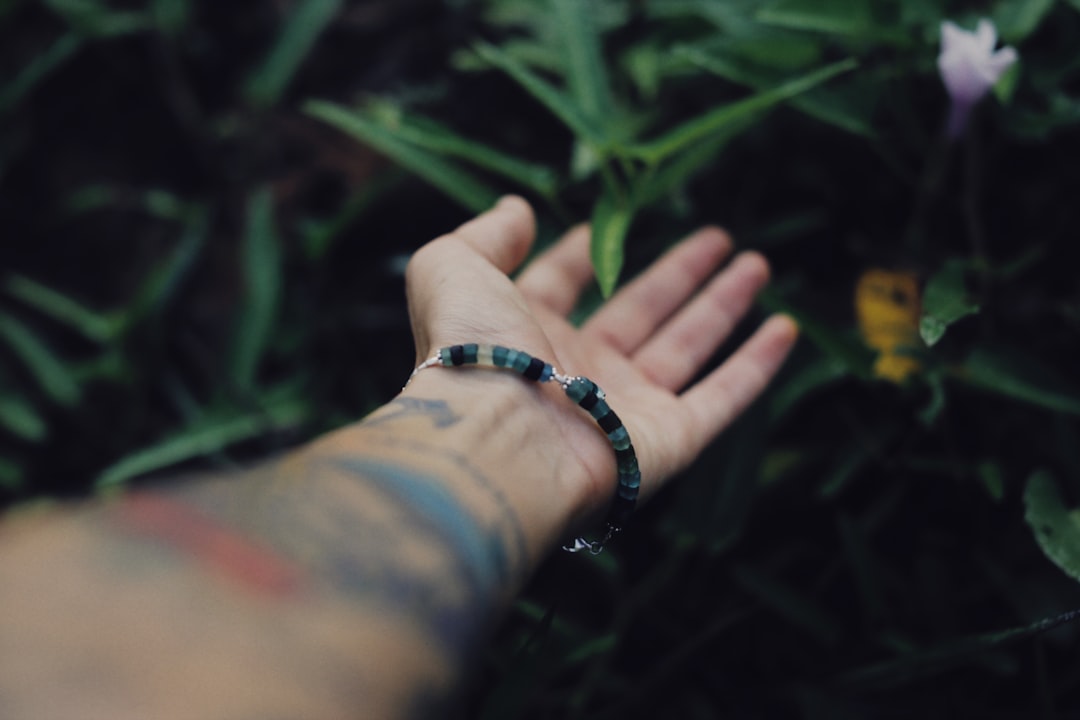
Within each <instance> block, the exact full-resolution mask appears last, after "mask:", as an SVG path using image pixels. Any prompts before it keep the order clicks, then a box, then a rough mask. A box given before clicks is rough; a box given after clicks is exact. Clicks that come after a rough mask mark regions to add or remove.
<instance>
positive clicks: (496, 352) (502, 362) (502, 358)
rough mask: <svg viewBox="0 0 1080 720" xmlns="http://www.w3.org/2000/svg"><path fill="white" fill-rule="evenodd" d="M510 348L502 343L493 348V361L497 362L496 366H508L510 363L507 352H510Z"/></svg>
mask: <svg viewBox="0 0 1080 720" xmlns="http://www.w3.org/2000/svg"><path fill="white" fill-rule="evenodd" d="M510 352H511V351H510V349H509V348H504V347H503V346H502V345H496V346H495V347H494V348H492V350H491V361H492V362H493V363H495V367H506V366H507V365H509V364H510V363H509V362H508V361H507V359H506V357H507V354H508V353H510Z"/></svg>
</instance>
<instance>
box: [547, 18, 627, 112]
mask: <svg viewBox="0 0 1080 720" xmlns="http://www.w3.org/2000/svg"><path fill="white" fill-rule="evenodd" d="M551 4H552V9H553V11H554V16H555V20H556V22H557V23H558V25H559V27H560V29H561V30H562V32H561V33H560V35H561V39H562V41H563V50H564V52H565V53H566V55H565V63H566V70H567V73H566V77H567V82H568V84H569V85H570V92H571V93H572V94H573V96H574V99H575V100H576V102H577V106H578V107H579V108H581V110H582V112H583V113H584V114H585V116H586V117H588V118H590V119H591V120H593V121H594V122H597V123H603V122H604V121H605V120H608V119H610V117H611V115H612V114H613V112H614V110H615V100H614V98H613V96H612V94H611V86H610V84H609V82H608V77H607V70H606V65H605V63H604V52H603V47H602V43H601V38H600V33H599V32H598V31H597V29H596V26H595V23H594V22H593V17H592V12H593V7H594V4H593V3H590V2H582V1H581V0H551Z"/></svg>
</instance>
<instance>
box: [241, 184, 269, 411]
mask: <svg viewBox="0 0 1080 720" xmlns="http://www.w3.org/2000/svg"><path fill="white" fill-rule="evenodd" d="M241 263H242V267H241V270H242V272H243V282H244V295H243V303H242V304H241V306H240V314H239V317H238V318H237V325H236V338H235V341H234V343H233V348H232V367H231V370H232V372H231V376H232V381H233V384H234V387H236V388H237V389H238V390H240V391H242V392H248V391H250V390H252V389H253V388H254V387H255V380H256V374H257V372H258V369H259V362H260V361H261V360H262V358H263V356H264V355H265V354H266V349H267V346H268V345H269V344H270V338H271V336H272V334H273V330H274V325H275V322H276V319H277V313H278V306H279V305H280V300H281V284H282V261H281V247H280V242H279V240H278V236H277V231H276V228H275V226H274V203H273V198H272V196H271V194H270V190H268V189H262V190H259V191H257V192H256V193H255V194H253V195H252V197H251V198H250V199H249V201H248V210H247V232H246V233H245V235H244V245H243V256H242V260H241Z"/></svg>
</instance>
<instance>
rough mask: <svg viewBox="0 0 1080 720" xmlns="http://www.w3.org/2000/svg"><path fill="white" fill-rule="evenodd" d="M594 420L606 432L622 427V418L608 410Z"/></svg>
mask: <svg viewBox="0 0 1080 720" xmlns="http://www.w3.org/2000/svg"><path fill="white" fill-rule="evenodd" d="M594 397H595V396H594ZM596 422H597V423H598V424H599V425H600V429H601V430H603V431H604V432H606V433H609V432H614V431H615V430H618V429H619V428H621V427H622V420H620V419H619V416H618V415H616V414H615V413H614V412H609V413H608V414H607V415H605V416H604V417H602V418H598V419H597V420H596Z"/></svg>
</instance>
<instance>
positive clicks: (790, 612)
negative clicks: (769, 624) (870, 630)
mask: <svg viewBox="0 0 1080 720" xmlns="http://www.w3.org/2000/svg"><path fill="white" fill-rule="evenodd" d="M734 576H735V581H736V582H737V583H738V584H739V586H740V587H741V588H742V589H743V590H745V591H746V592H747V593H749V594H750V595H752V596H754V597H755V598H757V599H758V600H759V601H761V603H762V604H763V605H765V606H766V607H768V608H770V609H771V610H773V611H774V612H775V613H776V614H777V615H779V616H780V617H782V618H783V619H784V620H786V621H788V622H789V623H790V624H791V625H793V626H794V627H797V628H799V629H801V630H803V631H805V632H806V633H808V634H809V635H811V636H812V637H814V638H815V639H816V640H817V641H818V642H819V643H820V644H822V645H824V646H827V647H831V646H834V645H836V643H837V641H838V640H839V639H840V635H841V627H840V623H839V622H837V620H836V619H835V618H833V617H832V616H831V615H829V614H828V613H826V612H825V610H824V608H822V607H821V606H819V605H818V604H817V603H815V602H814V601H813V600H811V599H810V598H809V597H807V596H805V595H804V594H803V593H801V592H799V591H798V590H796V589H795V588H794V587H792V586H789V585H787V584H784V583H782V582H780V581H779V580H777V579H775V578H772V577H769V576H768V575H766V574H765V573H762V572H759V571H757V570H753V569H751V568H750V567H748V566H745V565H743V566H736V568H735V569H734Z"/></svg>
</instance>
